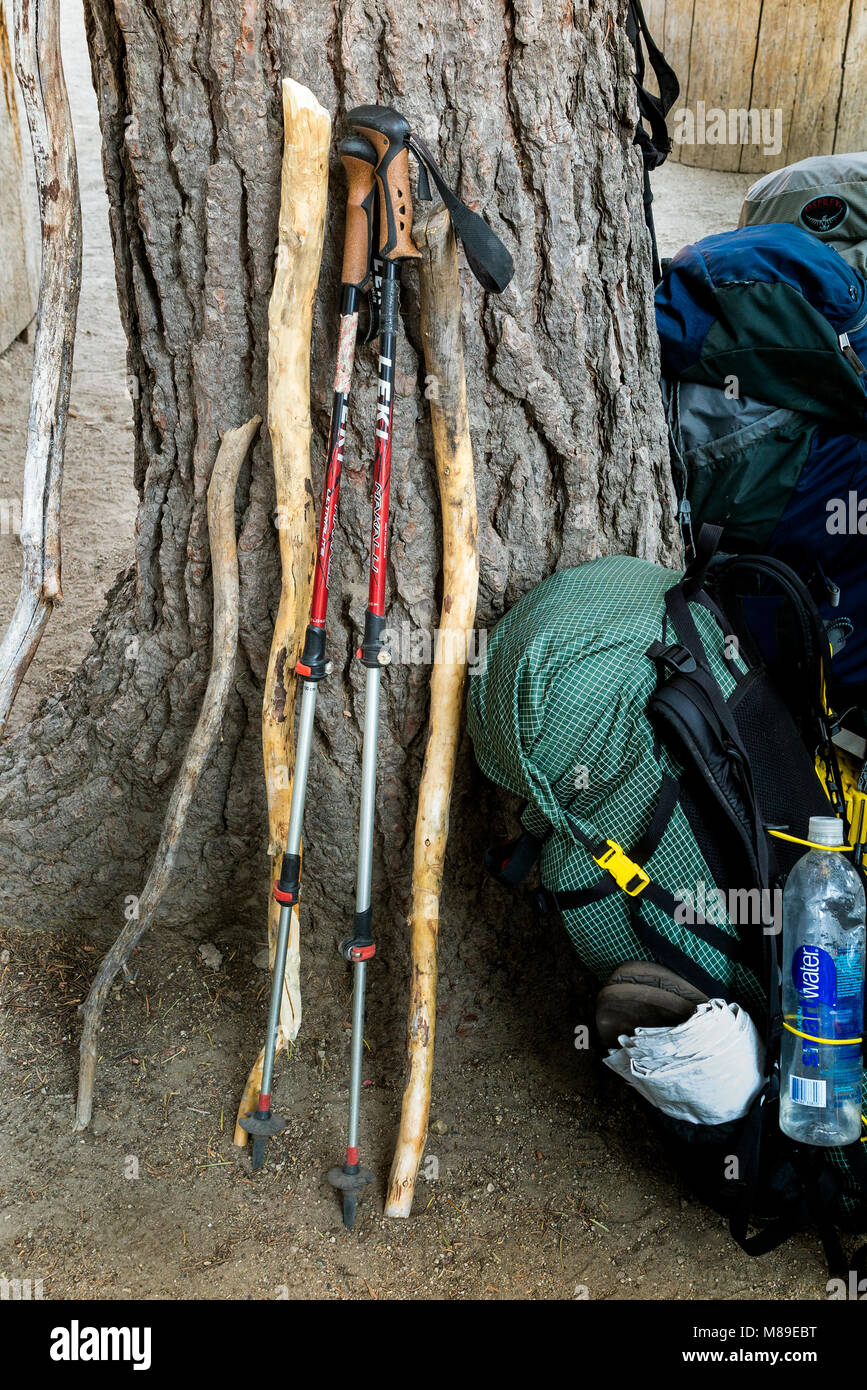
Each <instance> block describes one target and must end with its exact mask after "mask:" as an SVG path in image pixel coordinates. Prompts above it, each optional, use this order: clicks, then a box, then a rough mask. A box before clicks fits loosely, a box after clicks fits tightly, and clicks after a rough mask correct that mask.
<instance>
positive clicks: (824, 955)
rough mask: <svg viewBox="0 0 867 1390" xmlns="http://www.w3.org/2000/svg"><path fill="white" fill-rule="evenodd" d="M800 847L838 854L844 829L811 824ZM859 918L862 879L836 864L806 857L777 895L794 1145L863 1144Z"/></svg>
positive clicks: (831, 821) (816, 854)
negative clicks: (806, 841)
mask: <svg viewBox="0 0 867 1390" xmlns="http://www.w3.org/2000/svg"><path fill="white" fill-rule="evenodd" d="M808 839H810V840H811V841H812V842H813V844H816V845H828V846H829V848H830V847H831V846H834V845H842V844H843V843H844V841H843V823H842V821H840V820H837V819H836V818H835V817H833V816H813V817H812V818H811V820H810V829H809V832H808ZM864 916H865V906H864V888H863V886H862V884H861V879H860V878H859V876H858V874H857V873H856V871H855V870H854V869H853V867H852V865H851V864H849V863H848V861H847V860H846V859H845V858H844V857H843V855H842V854H840V853H839V852H837V853H834V852H830V853H829V851H828V850H825V849H812V850H810V851H809V853H807V854H805V855H804V857H803V858H802V859H799V860H798V862H797V864H796V865H795V867H794V869H793V870H792V872H791V873H790V874H789V877H788V880H787V882H786V887H785V891H784V892H783V1017H784V1019H785V1021H786V1023H787V1025H788V1027H786V1028H785V1029H784V1030H783V1044H782V1057H781V1077H780V1128H781V1129H782V1130H783V1132H784V1134H788V1135H789V1137H790V1138H792V1139H797V1140H799V1141H800V1142H801V1143H802V1144H822V1145H833V1144H851V1143H853V1142H854V1141H855V1140H856V1139H858V1138H859V1136H860V1134H861V1044H860V1042H855V1041H854V1039H856V1038H860V1037H861V1030H862V1027H863V1023H864V938H865V926H864ZM791 1029H795V1030H796V1032H792V1031H790V1030H791ZM799 1034H803V1035H805V1036H798V1035H799ZM843 1039H853V1041H851V1042H848V1041H846V1042H844V1041H842V1040H843Z"/></svg>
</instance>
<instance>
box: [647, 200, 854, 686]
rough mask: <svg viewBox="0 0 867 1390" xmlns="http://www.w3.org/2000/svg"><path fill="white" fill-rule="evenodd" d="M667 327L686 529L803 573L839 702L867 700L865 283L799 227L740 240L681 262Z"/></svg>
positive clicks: (675, 452)
mask: <svg viewBox="0 0 867 1390" xmlns="http://www.w3.org/2000/svg"><path fill="white" fill-rule="evenodd" d="M656 322H657V328H658V330H659V338H660V348H661V357H662V372H663V392H664V396H665V402H666V411H667V415H668V424H669V432H670V438H671V448H672V460H673V466H674V471H675V478H676V483H677V488H678V492H679V495H680V499H681V518H682V521H683V523H684V526H685V528H686V529H689V528H690V527H691V526H692V525H693V524H694V525H695V526H696V528H697V527H698V525H699V524H701V523H704V522H710V523H713V524H715V525H719V526H722V527H723V532H724V535H723V545H724V546H725V548H726V549H727V550H730V551H734V552H736V553H737V552H740V553H744V552H761V553H763V554H767V555H773V556H776V557H778V558H779V559H780V560H783V561H785V562H786V563H787V564H788V565H790V566H791V567H792V568H793V569H795V570H796V571H797V572H798V573H799V574H800V575H802V576H803V577H804V579H805V581H806V582H807V584H808V585H809V588H810V590H811V592H812V594H813V596H814V598H815V599H816V602H817V603H818V604H819V608H820V611H821V614H822V617H823V618H824V619H825V621H826V623H827V625H828V627H829V633H830V636H831V643H832V648H833V650H834V660H833V663H832V696H833V698H834V699H835V701H836V703H837V705H838V706H840V705H843V704H844V703H849V704H852V703H858V704H863V703H865V701H867V546H865V544H864V541H865V537H867V369H865V366H864V363H867V284H865V281H864V279H863V278H862V276H861V275H860V274H859V272H858V271H857V270H856V269H854V268H853V267H852V266H850V265H848V264H847V262H846V261H845V260H844V259H843V257H842V256H841V255H840V254H839V252H837V251H836V250H835V249H834V248H833V247H832V246H830V245H828V244H827V243H824V242H821V241H819V240H817V239H816V238H815V237H814V236H812V235H811V234H810V233H809V232H808V231H805V230H804V229H802V228H801V227H797V226H794V225H791V224H789V223H770V224H767V225H760V226H750V227H742V228H739V229H738V230H736V231H732V232H722V233H720V234H718V235H715V236H709V237H705V238H704V239H703V240H702V241H699V242H697V243H696V244H695V245H694V246H687V247H685V248H684V249H683V250H682V251H681V252H679V254H678V255H677V256H676V257H675V258H674V259H673V260H672V261H671V262H669V264H668V266H667V267H666V269H665V272H664V275H663V279H662V282H661V283H660V285H659V286H658V288H657V291H656Z"/></svg>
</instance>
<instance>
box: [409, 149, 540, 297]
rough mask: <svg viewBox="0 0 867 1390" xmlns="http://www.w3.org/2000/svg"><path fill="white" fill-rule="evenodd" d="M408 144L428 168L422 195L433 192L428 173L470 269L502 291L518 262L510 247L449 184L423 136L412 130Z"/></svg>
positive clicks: (491, 287)
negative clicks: (446, 210)
mask: <svg viewBox="0 0 867 1390" xmlns="http://www.w3.org/2000/svg"><path fill="white" fill-rule="evenodd" d="M409 147H410V149H411V150H412V152H413V154H414V155H415V156H416V158H417V159H418V161H419V163H420V164H421V165H422V166H423V168H424V170H425V171H426V172H425V178H424V180H423V181H422V182H421V183H420V185H419V197H420V198H424V194H425V192H427V193H428V194H429V193H430V187H429V185H428V184H427V174H429V175H430V177H431V178H432V179H433V181H434V183H435V184H436V187H437V192H438V193H439V195H440V197H441V198H442V200H443V202H444V203H445V205H446V207H447V208H448V211H449V216H450V217H451V219H452V226H453V227H454V229H455V235H456V236H457V237H458V238H459V239H460V241H461V242H463V247H464V251H465V252H466V257H467V262H468V263H469V267H470V270H471V271H472V272H473V274H474V275H475V277H476V279H477V280H478V282H479V284H480V285H481V286H482V288H483V289H486V290H491V291H492V292H493V293H494V294H502V292H503V290H504V289H505V288H506V286H507V285H508V283H509V281H510V280H511V278H512V276H513V275H514V273H515V263H514V261H513V260H512V257H511V255H510V254H509V252H508V250H507V249H506V247H505V246H504V245H503V243H502V242H501V241H500V238H499V237H498V236H497V234H496V232H494V231H492V230H491V228H490V227H489V226H488V224H487V222H486V221H485V219H484V218H483V217H480V216H479V214H478V213H477V212H473V211H472V210H471V209H470V208H468V207H467V205H466V203H463V202H461V200H460V198H459V197H458V195H457V194H456V193H455V192H454V191H453V189H451V188H449V185H448V184H447V183H446V181H445V178H444V176H443V172H442V170H441V169H440V167H439V165H438V164H437V162H436V160H435V159H434V157H433V155H432V154H431V151H430V150H429V149H428V147H427V145H426V144H425V142H424V141H423V140H422V139H421V138H420V136H418V135H416V134H412V135H411V136H410V137H409Z"/></svg>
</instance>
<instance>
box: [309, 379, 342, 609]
mask: <svg viewBox="0 0 867 1390" xmlns="http://www.w3.org/2000/svg"><path fill="white" fill-rule="evenodd" d="M345 438H346V404H345V403H344V404H343V406H342V408H341V412H340V419H339V422H338V426H337V437H336V438H335V440H334V445H333V448H332V450H331V453H330V454H329V456H328V467H327V469H326V471H325V494H324V497H323V499H322V512H321V515H320V517H319V537H318V540H317V544H316V572H315V574H314V576H313V598H312V600H311V604H310V622H311V624H312V625H313V626H314V627H324V626H325V615H326V612H327V609H328V581H329V579H330V577H331V547H332V542H333V539H334V523H335V521H336V519H337V502H338V498H339V496H340V472H341V469H342V467H343V444H344V440H345Z"/></svg>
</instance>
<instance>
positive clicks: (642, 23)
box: [626, 0, 680, 285]
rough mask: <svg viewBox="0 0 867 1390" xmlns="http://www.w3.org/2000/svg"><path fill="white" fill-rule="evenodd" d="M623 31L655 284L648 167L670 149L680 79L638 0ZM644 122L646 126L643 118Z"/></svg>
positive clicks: (656, 266)
mask: <svg viewBox="0 0 867 1390" xmlns="http://www.w3.org/2000/svg"><path fill="white" fill-rule="evenodd" d="M626 35H627V38H628V39H629V42H630V44H631V45H632V51H633V52H634V54H635V86H636V95H637V98H638V117H639V119H638V126H637V127H636V131H635V144H636V145H637V146H638V148H639V149H640V150H641V159H642V163H643V165H644V220H645V222H646V223H647V230H648V231H649V232H650V249H651V260H652V265H653V283H654V284H655V285H658V284H659V282H660V280H661V279H662V270H661V267H660V264H659V250H658V248H657V244H656V229H655V227H654V225H653V212H652V206H651V205H652V203H653V192H652V190H651V187H650V170H651V169H657V168H658V167H659V165H660V164H662V163H663V161H664V160H665V159H666V157H667V155H668V152H669V150H670V149H671V140H670V138H669V135H668V129H667V127H666V124H665V118H666V116H667V115H668V113H669V111H670V110H671V108H672V106H673V105H674V103H675V102H676V101H677V98H678V96H679V95H680V83H679V82H678V80H677V76H676V74H675V71H674V69H673V68H672V67H671V65H670V64H669V63H668V62H666V59H665V58H664V56H663V54H662V53H661V52H660V50H659V48H657V46H656V44H655V43H654V41H653V38H652V37H651V33H650V30H649V29H648V27H647V21H646V19H645V18H644V11H643V10H642V8H641V4H640V0H630V3H629V10H628V12H627V16H626ZM642 40H643V41H644V45H645V47H646V48H647V56H648V58H649V60H650V66H651V68H652V69H653V73H654V76H655V77H656V84H657V86H658V87H659V96H654V95H653V93H652V92H649V91H648V90H647V88H646V87H645V86H644V73H645V65H644V52H643V49H642ZM645 121H646V122H647V126H648V127H649V129H647V127H645V125H644V122H645Z"/></svg>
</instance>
